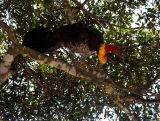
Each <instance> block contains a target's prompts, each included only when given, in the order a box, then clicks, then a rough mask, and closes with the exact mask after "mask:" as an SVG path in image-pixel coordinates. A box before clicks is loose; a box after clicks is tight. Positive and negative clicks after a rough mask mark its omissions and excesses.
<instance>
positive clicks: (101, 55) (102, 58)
mask: <svg viewBox="0 0 160 121" xmlns="http://www.w3.org/2000/svg"><path fill="white" fill-rule="evenodd" d="M98 59H99V61H100V63H101V64H105V63H107V53H106V50H105V44H102V45H101V46H100V48H99V51H98Z"/></svg>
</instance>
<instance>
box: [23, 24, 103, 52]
mask: <svg viewBox="0 0 160 121" xmlns="http://www.w3.org/2000/svg"><path fill="white" fill-rule="evenodd" d="M101 44H103V36H102V34H101V33H100V32H99V31H98V30H97V29H95V28H93V27H90V26H88V25H86V24H83V23H75V24H69V25H66V26H62V27H60V28H58V29H55V30H53V31H50V30H49V29H48V28H43V27H37V28H35V29H33V30H31V31H30V32H27V33H26V34H25V36H24V41H23V45H25V46H27V47H30V48H32V49H34V50H37V51H39V52H42V53H45V52H50V51H53V50H54V49H57V48H60V47H67V48H68V49H70V50H71V51H73V52H78V53H84V54H87V53H88V52H86V51H90V52H93V51H98V50H99V47H100V45H101Z"/></svg>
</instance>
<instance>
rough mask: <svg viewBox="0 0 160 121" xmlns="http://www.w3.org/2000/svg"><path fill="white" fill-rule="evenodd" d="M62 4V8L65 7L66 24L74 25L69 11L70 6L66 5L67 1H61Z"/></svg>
mask: <svg viewBox="0 0 160 121" xmlns="http://www.w3.org/2000/svg"><path fill="white" fill-rule="evenodd" d="M63 4H64V7H65V12H66V18H67V24H73V23H75V21H74V17H73V14H72V10H71V8H70V6H69V4H68V1H67V0H63Z"/></svg>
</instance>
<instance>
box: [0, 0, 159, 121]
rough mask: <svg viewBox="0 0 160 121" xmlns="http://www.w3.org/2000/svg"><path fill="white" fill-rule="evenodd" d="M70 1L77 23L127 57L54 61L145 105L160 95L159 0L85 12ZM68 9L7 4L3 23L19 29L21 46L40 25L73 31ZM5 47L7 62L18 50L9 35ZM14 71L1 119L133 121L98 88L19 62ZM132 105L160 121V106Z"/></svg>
mask: <svg viewBox="0 0 160 121" xmlns="http://www.w3.org/2000/svg"><path fill="white" fill-rule="evenodd" d="M68 1H69V2H68V3H69V8H70V9H71V10H72V14H73V16H74V20H75V21H76V22H79V21H82V22H84V23H87V24H89V25H92V26H95V27H97V28H98V29H99V30H100V31H101V32H103V33H104V38H105V42H106V43H115V44H117V45H118V46H120V49H121V52H122V55H121V57H115V56H113V55H109V58H110V59H109V62H108V63H107V64H106V65H103V66H102V65H100V64H99V63H98V60H97V57H96V55H93V56H91V57H88V58H86V60H85V61H82V60H81V59H80V56H75V57H74V59H73V60H72V59H71V58H70V57H69V55H68V52H67V50H66V52H65V51H60V50H57V51H58V52H56V53H54V54H53V56H55V55H56V57H57V58H60V59H62V60H64V61H65V62H66V63H70V64H75V65H80V67H82V68H83V69H84V68H91V69H93V70H102V69H103V72H105V73H107V74H108V75H109V76H110V77H111V78H112V80H113V81H114V82H115V83H116V84H118V85H119V86H120V87H122V88H126V89H127V90H128V91H132V92H135V93H137V92H138V93H139V94H141V93H143V95H144V98H146V99H151V98H152V99H154V98H155V97H156V96H157V95H159V92H160V86H159V82H158V81H159V80H158V79H157V80H155V77H156V76H157V75H158V74H159V73H160V33H159V30H160V22H159V15H160V8H159V6H160V3H159V0H153V1H150V0H148V1H145V0H139V1H130V0H128V1H126V0H86V1H85V2H84V6H83V5H80V4H79V3H77V2H76V0H68ZM66 8H67V7H66V5H64V1H63V0H4V1H2V2H1V1H0V11H1V12H0V20H2V21H4V22H6V23H7V24H8V25H9V26H10V27H12V28H14V29H15V30H16V33H17V37H18V38H19V43H21V42H22V39H23V36H24V34H25V33H26V32H27V31H29V30H30V29H32V28H34V27H36V26H44V27H49V28H50V29H54V28H58V27H60V26H63V25H64V24H67V17H66V16H67V15H66V14H67V13H66ZM0 42H1V45H0V55H1V58H2V57H3V55H4V54H5V52H6V51H7V48H8V47H9V46H11V44H12V43H11V41H10V40H8V39H7V36H6V34H5V33H4V32H3V31H0ZM11 69H12V71H13V75H12V76H11V77H10V78H9V79H8V80H7V81H6V82H5V83H4V84H3V85H1V87H0V116H1V118H2V119H4V120H6V121H9V120H47V121H51V120H80V121H81V120H98V119H100V118H101V117H105V118H107V119H110V120H113V119H115V118H119V119H120V120H129V117H128V116H127V114H125V113H124V112H123V111H122V110H121V109H120V108H118V107H117V106H116V105H114V103H113V101H112V100H111V99H110V97H108V96H107V95H106V94H105V91H104V90H103V89H102V88H100V87H98V86H97V85H95V84H94V83H92V82H91V81H87V80H81V79H79V78H76V77H73V76H71V75H69V74H67V73H66V72H63V71H61V70H58V69H55V68H50V67H49V66H47V65H41V64H39V63H37V62H36V61H34V60H32V59H29V58H28V57H22V56H18V57H17V58H16V60H15V61H14V63H13V64H12V68H11ZM146 89H147V90H146ZM156 98H157V97H156ZM125 105H126V106H127V107H128V108H129V109H130V110H131V112H132V113H135V114H136V115H138V117H140V119H141V120H146V121H147V120H157V119H158V118H160V116H159V115H160V110H159V108H160V106H159V104H155V103H152V104H147V103H145V102H144V103H142V104H139V103H135V104H129V103H126V104H125ZM100 114H101V115H102V116H101V117H100ZM113 114H114V115H113Z"/></svg>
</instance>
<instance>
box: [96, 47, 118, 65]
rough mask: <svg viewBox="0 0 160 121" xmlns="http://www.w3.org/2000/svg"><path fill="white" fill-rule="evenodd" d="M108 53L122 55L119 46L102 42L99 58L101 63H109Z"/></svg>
mask: <svg viewBox="0 0 160 121" xmlns="http://www.w3.org/2000/svg"><path fill="white" fill-rule="evenodd" d="M108 53H113V54H115V55H120V50H119V47H118V46H116V45H113V44H102V45H101V46H100V48H99V52H98V59H99V61H100V63H101V64H105V63H107V60H108Z"/></svg>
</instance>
